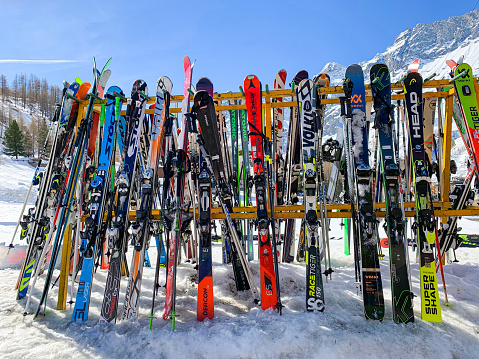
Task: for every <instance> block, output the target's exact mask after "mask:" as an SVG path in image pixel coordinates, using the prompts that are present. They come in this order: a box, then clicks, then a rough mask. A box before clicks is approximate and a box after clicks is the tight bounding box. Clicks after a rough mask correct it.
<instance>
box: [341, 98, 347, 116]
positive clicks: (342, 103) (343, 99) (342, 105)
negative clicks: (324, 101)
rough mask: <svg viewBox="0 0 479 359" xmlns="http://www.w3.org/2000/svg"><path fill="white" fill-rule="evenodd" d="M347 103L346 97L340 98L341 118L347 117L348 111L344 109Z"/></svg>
mask: <svg viewBox="0 0 479 359" xmlns="http://www.w3.org/2000/svg"><path fill="white" fill-rule="evenodd" d="M345 101H346V97H344V96H341V97H340V98H339V104H340V106H341V116H346V110H345V108H344V102H345Z"/></svg>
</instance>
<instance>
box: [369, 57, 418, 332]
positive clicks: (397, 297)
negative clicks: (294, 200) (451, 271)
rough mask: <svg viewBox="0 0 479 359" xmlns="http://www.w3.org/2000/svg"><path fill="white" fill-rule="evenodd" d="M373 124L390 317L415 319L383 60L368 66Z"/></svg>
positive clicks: (389, 94)
mask: <svg viewBox="0 0 479 359" xmlns="http://www.w3.org/2000/svg"><path fill="white" fill-rule="evenodd" d="M370 79H371V89H372V94H373V101H374V102H373V106H374V111H375V118H374V127H375V128H376V129H377V131H379V144H380V154H381V176H382V182H383V186H384V197H385V202H386V217H385V219H386V226H387V234H388V241H389V260H390V265H391V291H392V299H393V303H392V305H393V307H392V308H393V319H394V321H395V322H396V323H408V322H412V321H414V311H413V307H412V297H413V293H412V292H411V285H410V277H409V268H408V259H407V244H406V241H405V238H404V233H405V223H404V214H403V212H402V210H401V201H400V191H399V167H398V165H397V162H396V161H397V159H396V158H395V150H394V143H393V135H392V122H393V119H392V116H393V111H392V107H391V80H390V75H389V69H388V68H387V66H386V65H384V64H375V65H373V67H372V68H371V70H370Z"/></svg>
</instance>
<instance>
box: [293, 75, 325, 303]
mask: <svg viewBox="0 0 479 359" xmlns="http://www.w3.org/2000/svg"><path fill="white" fill-rule="evenodd" d="M313 91H315V87H314V83H313V81H312V80H309V79H305V80H302V81H301V82H300V83H299V85H298V87H297V88H296V97H297V100H298V108H299V122H300V127H301V159H302V163H303V174H304V177H303V178H304V179H303V189H304V196H303V203H304V221H305V226H306V228H305V234H306V239H305V242H306V310H307V311H315V310H318V311H323V310H324V308H325V305H324V290H323V278H322V273H321V254H320V253H321V250H320V240H319V220H318V214H317V203H316V200H317V196H316V189H317V183H316V180H317V176H316V143H317V141H318V138H317V124H316V123H315V120H316V118H315V116H314V115H313V103H312V102H313Z"/></svg>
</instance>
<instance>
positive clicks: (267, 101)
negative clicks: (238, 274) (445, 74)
mask: <svg viewBox="0 0 479 359" xmlns="http://www.w3.org/2000/svg"><path fill="white" fill-rule="evenodd" d="M474 85H475V90H476V94H478V96H479V83H478V78H475V82H474ZM452 86H453V85H452V84H451V83H450V82H449V80H429V81H427V82H425V83H424V84H423V89H425V90H435V91H429V92H423V98H433V97H436V98H444V99H445V114H444V137H443V139H442V142H443V146H442V162H441V163H442V169H441V176H440V177H441V182H440V186H441V196H442V198H441V199H440V201H438V202H435V203H434V207H435V211H434V213H435V216H436V217H441V220H442V222H443V223H446V222H447V219H448V217H451V216H479V205H475V206H470V207H467V208H466V209H462V210H451V209H450V208H451V203H450V202H449V190H450V159H451V142H452V139H451V132H452V123H453V117H452V108H453V95H454V87H452ZM444 88H450V89H449V90H444ZM391 91H392V94H391V100H403V99H404V94H403V93H402V91H403V86H402V84H391ZM395 92H396V93H395ZM320 93H321V94H328V95H343V88H342V87H341V86H333V87H321V88H320ZM262 95H263V98H264V102H263V108H264V113H265V123H266V131H267V133H271V117H272V115H271V109H272V108H279V107H296V106H297V103H296V102H294V101H284V102H272V99H274V98H291V97H292V96H293V95H294V89H291V88H290V89H284V90H268V91H263V92H262ZM155 99H156V97H154V96H152V97H149V99H148V102H147V103H155ZM213 99H215V100H218V101H224V100H243V99H244V95H243V94H242V93H241V92H228V93H215V94H214V95H213ZM182 100H183V95H174V96H171V104H172V106H170V113H180V112H181V107H173V104H175V103H181V101H182ZM371 101H372V96H371V88H370V86H369V85H366V102H371ZM321 102H322V103H323V104H339V103H340V100H339V98H338V96H336V97H335V98H329V99H322V100H321ZM87 103H88V102H87V101H83V102H82V105H83V106H80V111H79V114H78V116H82V117H79V118H83V116H84V111H85V109H86V105H87ZM101 103H106V100H102V101H97V103H96V105H95V108H94V110H95V111H100V106H99V105H100V104H101ZM215 108H216V110H217V111H228V110H241V109H246V106H245V105H244V104H239V105H223V104H221V105H217V106H215ZM153 112H154V110H153V109H147V110H146V113H147V114H152V113H153ZM121 114H122V115H125V111H124V110H123V111H122V112H121ZM374 207H375V212H376V216H377V217H384V216H385V213H386V212H385V210H384V208H385V204H384V203H375V205H374ZM404 207H405V208H406V209H408V208H409V209H410V210H406V211H405V216H406V217H413V216H415V214H416V212H415V210H412V208H414V207H415V203H414V202H406V203H405V204H404ZM327 211H328V217H329V218H351V205H350V204H349V203H348V204H329V205H327ZM303 216H304V212H303V206H301V205H292V206H276V207H275V218H302V217H303ZM134 217H135V211H130V219H133V218H134ZM153 217H154V218H155V219H159V218H160V216H159V211H153ZM231 217H232V218H243V219H247V218H255V217H256V207H253V206H250V207H234V208H233V213H231ZM221 218H225V217H224V214H223V213H222V211H221V208H212V219H221Z"/></svg>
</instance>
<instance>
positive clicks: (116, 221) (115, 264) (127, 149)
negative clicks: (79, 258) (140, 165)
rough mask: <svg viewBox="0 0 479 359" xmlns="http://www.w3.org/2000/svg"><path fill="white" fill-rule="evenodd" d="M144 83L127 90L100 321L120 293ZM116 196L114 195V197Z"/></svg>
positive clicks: (110, 317) (109, 316) (113, 312)
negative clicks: (124, 129) (124, 131)
mask: <svg viewBox="0 0 479 359" xmlns="http://www.w3.org/2000/svg"><path fill="white" fill-rule="evenodd" d="M146 87H147V86H146V83H145V82H144V81H143V80H136V81H135V82H134V84H133V88H132V91H131V100H130V101H131V102H130V103H128V106H127V121H126V122H127V124H126V126H127V131H126V133H125V136H126V138H124V140H123V141H124V144H123V154H122V159H123V161H122V164H121V166H120V168H119V169H118V172H117V173H116V177H115V189H114V192H113V194H112V197H111V198H112V200H113V201H116V203H114V204H113V208H115V210H114V213H115V216H114V217H113V218H112V219H111V224H110V227H109V228H108V229H107V240H108V248H109V249H110V252H111V255H110V265H109V268H108V274H107V279H106V283H105V291H104V294H103V302H102V306H101V311H100V321H105V322H108V323H115V322H116V318H117V311H118V300H119V294H120V283H121V272H122V266H123V263H124V262H126V260H125V252H126V246H127V243H126V238H127V233H126V232H127V231H126V229H127V228H128V226H129V219H128V210H129V207H130V199H131V187H132V183H133V176H134V173H135V169H136V163H137V152H138V140H139V136H140V133H141V129H142V126H143V119H144V116H145V114H144V111H145V105H146V99H147V96H146V93H145V91H146V90H147V89H146ZM115 198H116V199H115Z"/></svg>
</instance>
